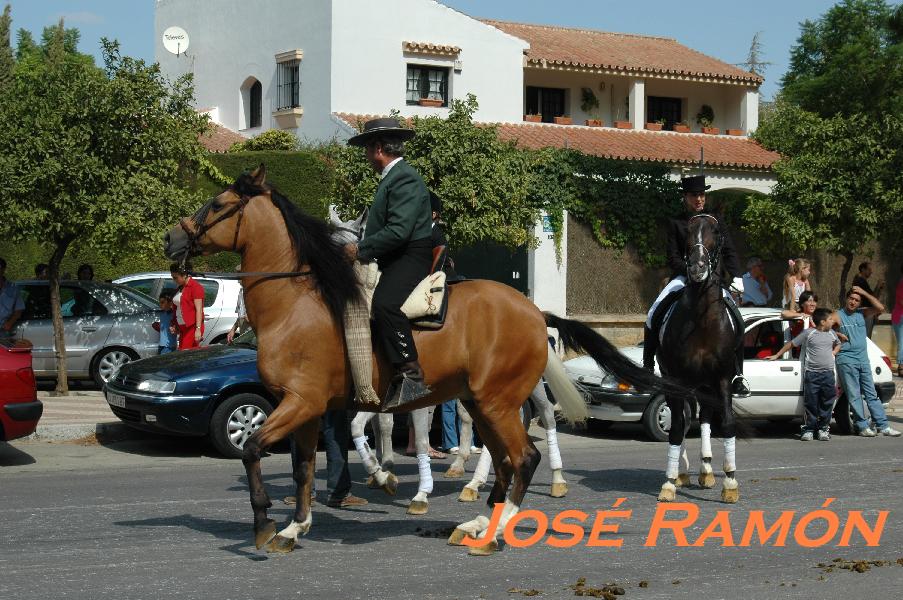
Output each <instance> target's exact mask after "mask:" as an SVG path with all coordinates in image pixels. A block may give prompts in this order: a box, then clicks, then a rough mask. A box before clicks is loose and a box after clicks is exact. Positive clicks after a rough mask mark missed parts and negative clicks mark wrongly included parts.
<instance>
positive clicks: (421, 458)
mask: <svg viewBox="0 0 903 600" xmlns="http://www.w3.org/2000/svg"><path fill="white" fill-rule="evenodd" d="M430 412H431V411H430V410H429V409H428V408H418V409H417V410H415V411H413V412H411V417H412V418H411V420H412V421H413V425H414V447H415V448H416V449H417V469H418V471H419V473H420V484H419V487H418V488H417V495H416V496H414V499H413V500H411V504H410V505H409V506H408V514H409V515H425V514H426V513H427V511H428V510H429V500H428V499H427V497H428V495H429V494H431V493H432V492H433V472H432V470H431V468H430V438H429V434H430Z"/></svg>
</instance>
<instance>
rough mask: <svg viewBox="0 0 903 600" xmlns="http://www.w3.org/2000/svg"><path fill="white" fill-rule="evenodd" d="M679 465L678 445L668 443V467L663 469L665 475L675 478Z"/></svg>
mask: <svg viewBox="0 0 903 600" xmlns="http://www.w3.org/2000/svg"><path fill="white" fill-rule="evenodd" d="M679 467H680V446H677V445H675V444H668V467H667V468H666V469H665V477H667V478H668V479H677V473H678V469H679Z"/></svg>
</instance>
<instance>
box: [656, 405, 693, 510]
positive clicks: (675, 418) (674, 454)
mask: <svg viewBox="0 0 903 600" xmlns="http://www.w3.org/2000/svg"><path fill="white" fill-rule="evenodd" d="M667 403H668V408H669V409H670V410H671V431H669V432H668V464H667V467H666V468H665V477H666V478H667V481H665V483H663V484H662V489H661V491H660V492H659V494H658V501H659V502H673V501H674V498H675V497H676V494H677V488H678V487H679V486H681V485H688V484H689V483H690V476H689V474H687V473H686V472H685V473H683V474H682V473H681V472H680V459H681V455H683V456H684V461H685V462H686V453H685V452H684V450H683V443H684V438H685V437H686V434H687V430H688V426H689V424H688V423H686V418H685V416H686V415H685V414H684V402H683V401H682V400H672V399H670V398H668V399H667Z"/></svg>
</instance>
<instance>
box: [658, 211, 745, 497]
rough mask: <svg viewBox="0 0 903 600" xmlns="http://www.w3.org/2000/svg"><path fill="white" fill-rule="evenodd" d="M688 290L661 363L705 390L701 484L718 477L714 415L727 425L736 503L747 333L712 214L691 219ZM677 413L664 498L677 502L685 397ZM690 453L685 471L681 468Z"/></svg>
mask: <svg viewBox="0 0 903 600" xmlns="http://www.w3.org/2000/svg"><path fill="white" fill-rule="evenodd" d="M686 251H687V254H686V257H687V258H686V260H687V286H686V288H685V290H684V292H683V295H682V296H681V297H680V298H679V299H678V300H677V301H676V302H675V303H674V305H673V310H672V311H671V315H670V317H669V318H668V322H667V324H666V326H665V328H664V331H663V333H662V343H661V345H660V346H659V349H658V363H659V367H660V369H661V372H662V374H663V375H671V376H673V377H675V378H676V379H678V380H680V381H683V382H685V383H686V384H688V385H692V386H696V387H698V388H699V389H700V392H701V393H700V394H699V395H698V396H697V400H698V401H699V422H700V441H701V444H702V448H701V450H700V458H701V460H702V465H701V468H700V473H699V485H700V486H702V487H704V488H711V487H713V486H714V485H715V476H714V474H713V473H712V442H711V433H712V417H713V416H715V417H717V418H718V420H719V421H720V423H721V427H722V431H723V436H724V480H723V484H722V485H723V487H722V490H721V498H722V500H724V501H725V502H730V503H733V502H736V501H737V500H738V499H739V498H740V488H739V484H738V483H737V479H736V478H735V473H736V470H737V467H736V458H735V448H736V430H737V424H736V419H735V417H734V412H733V408H732V396H731V380H732V379H733V377H734V374H735V373H736V352H735V349H736V347H737V339H738V336H739V335H742V331H741V332H738V331H736V330H735V328H736V327H737V325H736V324H734V323H733V319H732V318H731V316H730V315H729V314H728V312H727V307H726V306H725V300H724V299H723V292H722V289H721V277H720V276H719V273H718V268H719V261H720V255H721V234H720V231H719V226H718V221H717V220H716V219H715V217H713V216H712V215H706V214H700V215H696V216H694V217H692V218H691V220H690V224H689V228H688V231H687V249H686ZM666 401H667V403H668V408H670V409H671V431H670V432H669V434H668V442H669V448H668V466H667V470H666V473H665V474H666V477H667V481H666V482H665V483H664V484H663V485H662V489H661V492H660V494H659V497H658V499H659V500H660V501H662V502H671V501H673V500H674V497H675V491H676V488H677V487H678V486H682V485H687V484H689V482H690V476H689V474H688V473H687V472H686V468H687V463H686V453H685V451H683V450H682V446H683V442H684V437H685V436H686V433H687V430H688V429H689V427H690V422H689V419H688V415H687V414H686V413H685V405H684V401H683V399H680V398H673V397H670V396H667V399H666ZM682 453H683V455H684V460H683V463H684V469H683V470H681V469H680V467H679V461H680V456H681V454H682Z"/></svg>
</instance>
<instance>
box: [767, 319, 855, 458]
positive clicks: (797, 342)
mask: <svg viewBox="0 0 903 600" xmlns="http://www.w3.org/2000/svg"><path fill="white" fill-rule="evenodd" d="M812 320H813V321H814V322H815V329H812V328H809V329H804V330H803V331H802V332H800V334H799V335H797V336H796V337H795V338H793V339H792V340H790V341H789V342H787V343H786V344H784V347H783V348H781V349H780V350H778V352H777V353H776V354H772V355H771V356H768V357H766V359H765V360H775V359H777V358H778V357H780V356H783V355H784V354H785V353H786V352H787V351H789V350H790V348H791V347H794V348H800V347H801V348H802V352H801V353H800V360H801V361H802V363H803V394H804V395H803V406H804V408H805V412H806V414H805V416H804V419H803V433H802V435H801V436H800V440H802V441H804V442H811V441H812V439H813V436H816V435H817V436H818V439H819V440H822V441H827V440H829V439H831V434H830V433H828V426H829V425H830V423H831V410H832V409H833V408H834V397H835V396H836V395H837V387H836V385H835V381H834V357H835V356H836V355H837V353H838V352H840V339H839V338H838V337H837V334H836V333H834V330H833V327H834V315H832V314H831V311H830V310H828V309H827V308H818V309H816V310H815V312H814V313H812Z"/></svg>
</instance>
